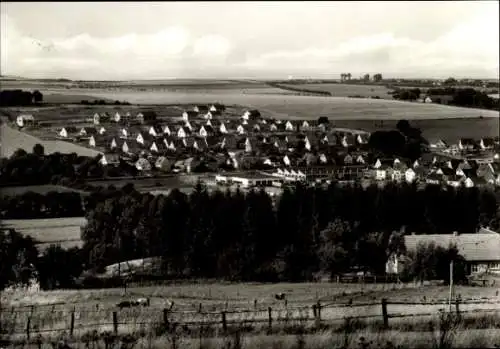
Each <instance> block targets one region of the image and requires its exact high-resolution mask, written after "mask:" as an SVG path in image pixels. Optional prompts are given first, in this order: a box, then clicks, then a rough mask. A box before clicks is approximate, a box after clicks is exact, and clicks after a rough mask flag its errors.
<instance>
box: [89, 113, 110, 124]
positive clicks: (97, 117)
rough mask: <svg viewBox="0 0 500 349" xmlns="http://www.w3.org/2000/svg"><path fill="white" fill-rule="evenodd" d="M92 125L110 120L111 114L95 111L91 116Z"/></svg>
mask: <svg viewBox="0 0 500 349" xmlns="http://www.w3.org/2000/svg"><path fill="white" fill-rule="evenodd" d="M93 120H94V125H100V124H102V123H105V122H108V121H110V120H111V116H109V114H108V113H100V114H99V113H95V114H94V116H93Z"/></svg>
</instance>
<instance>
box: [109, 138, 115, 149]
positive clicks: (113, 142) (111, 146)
mask: <svg viewBox="0 0 500 349" xmlns="http://www.w3.org/2000/svg"><path fill="white" fill-rule="evenodd" d="M116 147H117V144H116V140H115V139H114V138H113V139H112V140H111V145H110V148H111V149H115V148H116Z"/></svg>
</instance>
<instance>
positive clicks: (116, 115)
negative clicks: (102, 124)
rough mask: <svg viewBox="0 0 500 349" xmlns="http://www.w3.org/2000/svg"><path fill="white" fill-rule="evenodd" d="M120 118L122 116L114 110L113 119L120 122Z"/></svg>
mask: <svg viewBox="0 0 500 349" xmlns="http://www.w3.org/2000/svg"><path fill="white" fill-rule="evenodd" d="M121 119H122V116H121V115H120V113H118V112H116V113H115V115H114V116H113V121H114V122H120V120H121Z"/></svg>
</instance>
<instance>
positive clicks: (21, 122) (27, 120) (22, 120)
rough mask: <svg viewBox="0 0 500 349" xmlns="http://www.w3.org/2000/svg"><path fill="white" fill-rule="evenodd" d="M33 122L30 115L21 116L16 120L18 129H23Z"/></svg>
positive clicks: (33, 119)
mask: <svg viewBox="0 0 500 349" xmlns="http://www.w3.org/2000/svg"><path fill="white" fill-rule="evenodd" d="M34 122H35V118H34V117H33V115H31V114H22V115H19V116H18V117H17V118H16V124H17V126H19V127H24V126H26V125H28V124H33V123H34Z"/></svg>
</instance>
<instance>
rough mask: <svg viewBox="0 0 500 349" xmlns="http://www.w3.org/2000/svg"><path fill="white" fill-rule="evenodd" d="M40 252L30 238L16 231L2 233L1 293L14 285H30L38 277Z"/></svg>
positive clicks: (0, 257) (0, 255)
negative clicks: (37, 261)
mask: <svg viewBox="0 0 500 349" xmlns="http://www.w3.org/2000/svg"><path fill="white" fill-rule="evenodd" d="M37 256H38V250H37V248H36V246H35V242H34V240H33V239H32V238H31V237H30V236H24V235H22V234H20V233H18V232H16V231H15V230H14V229H10V230H7V231H6V230H1V231H0V260H1V261H2V262H1V263H0V291H1V290H3V289H4V288H5V287H8V286H10V285H13V284H22V285H26V284H29V282H30V279H31V278H32V277H33V276H35V275H36V269H35V267H34V266H35V264H36V260H37Z"/></svg>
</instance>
